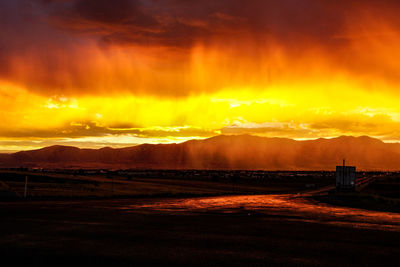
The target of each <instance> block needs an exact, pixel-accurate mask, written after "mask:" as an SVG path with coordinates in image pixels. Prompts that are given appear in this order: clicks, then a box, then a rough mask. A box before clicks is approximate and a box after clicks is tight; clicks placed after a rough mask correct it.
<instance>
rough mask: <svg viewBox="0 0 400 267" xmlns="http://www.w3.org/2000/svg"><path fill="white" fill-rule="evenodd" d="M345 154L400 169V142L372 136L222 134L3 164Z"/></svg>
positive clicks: (283, 163) (139, 163)
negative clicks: (311, 137)
mask: <svg viewBox="0 0 400 267" xmlns="http://www.w3.org/2000/svg"><path fill="white" fill-rule="evenodd" d="M342 159H346V162H347V163H348V164H349V165H353V166H356V167H357V169H358V170H387V171H394V170H400V144H398V143H384V142H382V141H381V140H379V139H375V138H371V137H367V136H361V137H352V136H341V137H337V138H332V139H324V138H320V139H316V140H306V141H296V140H292V139H287V138H267V137H259V136H252V135H220V136H215V137H211V138H208V139H204V140H190V141H187V142H184V143H180V144H157V145H150V144H143V145H137V146H132V147H126V148H110V147H105V148H101V149H80V148H77V147H72V146H50V147H45V148H42V149H38V150H31V151H20V152H16V153H13V154H0V167H3V168H5V167H41V168H104V169H130V168H131V169H133V168H141V169H142V168H143V169H246V170H334V168H335V166H336V165H340V164H341V163H342Z"/></svg>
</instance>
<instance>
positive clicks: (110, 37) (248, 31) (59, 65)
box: [0, 0, 400, 151]
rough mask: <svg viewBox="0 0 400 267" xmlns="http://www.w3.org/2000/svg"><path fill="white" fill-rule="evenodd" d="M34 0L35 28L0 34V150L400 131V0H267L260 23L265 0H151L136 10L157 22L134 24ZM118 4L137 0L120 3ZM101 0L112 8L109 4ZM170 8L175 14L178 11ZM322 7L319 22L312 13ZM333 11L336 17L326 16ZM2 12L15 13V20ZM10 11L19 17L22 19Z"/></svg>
mask: <svg viewBox="0 0 400 267" xmlns="http://www.w3.org/2000/svg"><path fill="white" fill-rule="evenodd" d="M6 2H7V1H6ZM17 2H20V3H25V2H24V1H22V0H21V1H17ZM33 2H34V4H31V5H30V9H29V10H30V12H31V13H30V15H31V16H33V17H35V16H36V17H40V18H42V19H41V20H34V21H35V22H32V25H30V26H28V28H29V27H31V31H32V32H33V33H34V34H32V35H30V33H28V32H27V33H26V34H25V35H23V34H20V35H18V34H17V33H16V32H15V31H12V29H11V28H5V29H6V30H5V31H4V33H3V35H2V36H3V37H7V41H1V42H0V45H1V44H3V47H5V49H3V51H1V50H0V59H3V62H4V64H3V68H0V70H1V71H2V72H1V75H0V121H1V122H0V123H1V125H0V126H1V127H0V151H14V150H21V149H32V148H38V147H43V146H47V145H53V144H67V145H76V146H79V147H103V146H113V147H121V146H128V145H133V144H140V143H170V142H182V141H185V140H189V139H194V138H206V137H211V136H214V135H218V134H245V133H249V134H257V135H262V136H270V137H272V136H273V137H288V138H295V139H313V138H319V137H328V138H329V137H335V136H339V135H355V136H359V135H369V136H373V137H377V138H380V139H382V140H384V141H400V126H399V125H400V124H399V122H400V106H399V105H398V103H399V100H400V91H399V90H398V86H399V84H400V83H399V81H400V79H399V78H400V50H399V48H398V47H400V46H399V45H400V26H399V25H400V23H399V22H398V21H397V20H395V19H394V16H393V14H392V13H393V12H395V11H396V10H398V9H397V7H398V6H397V4H395V3H394V2H393V3H392V2H391V3H392V5H393V6H391V7H390V8H388V7H385V8H383V7H382V8H379V5H378V6H376V3H378V2H374V1H371V2H370V1H366V2H365V3H363V4H362V5H361V6H360V5H354V6H351V9H352V13H351V14H350V13H349V14H347V13H345V12H342V11H340V9H335V8H334V6H333V5H332V3H330V2H329V1H328V2H329V4H318V5H316V4H315V3H314V2H313V3H314V4H315V6H313V9H311V11H310V10H309V9H304V10H302V8H309V6H304V7H303V6H302V5H300V4H296V5H297V6H296V5H294V6H293V7H291V6H285V7H284V8H283V7H281V5H280V4H279V3H278V2H276V3H275V2H274V1H272V2H274V5H273V8H275V9H279V8H281V9H282V10H283V11H284V12H283V13H282V16H283V17H277V18H270V19H268V20H267V21H264V20H261V18H263V13H260V14H258V13H256V10H258V8H259V7H260V6H262V7H263V6H264V5H266V4H265V3H263V2H262V1H255V2H254V4H253V5H254V10H250V11H241V10H240V9H237V10H236V9H233V8H232V9H229V8H228V9H227V8H226V6H225V7H222V6H220V5H216V4H212V3H211V2H210V3H208V2H207V1H205V4H204V7H207V8H214V9H215V10H214V11H213V12H214V13H210V14H203V13H201V12H200V11H196V12H197V13H193V12H195V11H193V10H191V9H190V10H187V9H185V8H188V7H185V8H184V7H182V6H181V5H178V4H177V3H176V2H174V1H171V2H170V6H168V4H165V5H161V6H156V5H154V3H153V1H148V3H147V5H143V7H141V8H140V9H138V8H137V7H135V9H132V10H131V12H133V13H132V14H136V15H135V16H136V18H138V16H139V15H138V14H139V13H140V14H141V15H140V16H142V15H143V14H144V15H148V16H149V17H151V18H152V19H153V20H154V21H153V20H146V19H145V18H142V20H143V21H142V22H140V23H139V22H132V25H131V24H129V23H131V20H126V21H123V23H122V22H121V21H119V20H117V21H114V20H110V19H115V18H114V17H112V16H111V15H112V14H111V13H112V12H113V11H110V12H111V13H110V18H109V17H107V18H103V17H96V16H97V15H98V13H94V12H93V14H96V16H94V15H93V14H92V13H90V12H92V11H93V9H94V7H93V6H90V9H85V8H87V7H86V6H84V5H85V1H79V0H76V1H72V2H71V3H70V4H66V3H65V2H62V1H60V2H57V1H55V2H54V3H51V4H50V3H49V4H43V3H39V2H37V3H36V1H33ZM100 2H101V3H103V1H100ZM100 2H99V3H100ZM120 2H121V3H120ZM122 2H124V3H125V4H126V3H127V2H129V1H116V2H115V5H119V4H122ZM144 2H146V1H144ZM239 2H240V1H232V2H230V3H231V5H232V7H235V5H238V3H239ZM272 2H271V3H272ZM305 2H310V3H311V2H312V1H305ZM339 2H340V3H341V4H343V3H344V2H343V3H342V2H341V1H339ZM104 3H105V2H104ZM104 3H103V4H101V5H104V6H103V8H105V9H106V10H109V8H110V6H109V5H111V4H104ZM151 3H153V4H151ZM357 3H358V4H360V3H361V2H358V1H357ZM3 5H4V6H3V10H7V9H9V10H11V11H13V12H14V13H16V14H19V12H22V11H21V10H23V9H22V8H21V6H23V4H21V5H15V4H13V3H11V2H9V3H8V4H7V3H6V4H3ZM46 5H49V6H46ZM82 5H83V6H82ZM101 5H99V6H100V8H101V7H102V6H101ZM182 5H183V4H182ZM226 5H229V3H226ZM271 5H272V4H271ZM129 7H130V6H129ZM361 7H364V8H361ZM367 7H369V8H367ZM96 8H98V6H96ZM299 8H300V10H299ZM164 9H165V10H168V12H175V13H176V14H179V16H177V17H176V18H174V19H173V18H171V17H170V16H167V15H165V14H167V13H163V12H164ZM193 9H194V7H193ZM292 9H293V10H292ZM49 10H50V11H51V12H50V11H49ZM65 10H67V11H68V12H69V13H68V12H66V11H65ZM138 10H139V11H140V12H139V11H138ZM200 10H201V7H200ZM207 10H208V9H207ZM282 10H281V11H282ZM390 10H392V11H390ZM11 11H10V12H11ZM117 11H118V12H121V10H120V9H117ZM292 11H293V12H295V13H294V14H297V13H296V12H300V13H298V18H297V17H296V18H295V19H294V20H295V21H294V22H290V20H288V18H289V17H290V15H291V14H292V13H290V12H292ZM25 12H26V10H25ZM73 12H76V13H79V12H80V13H79V16H76V14H74V13H73ZM85 12H86V13H85ZM87 12H89V13H87ZM118 12H117V13H118ZM135 12H136V13H135ZM137 12H139V13H137ZM165 12H167V11H165ZM182 12H183V13H182ZM185 12H186V13H187V14H186V13H185ZM246 12H248V13H246ZM251 12H253V13H254V14H255V15H254V16H255V18H253V17H251V16H250V15H251V14H252V13H251ZM271 12H272V11H271ZM285 12H286V13H287V14H286V13H285ZM301 12H303V13H301ZM324 12H325V13H324ZM374 12H376V14H374ZM11 13H12V12H11ZM28 13H29V12H28ZM314 13H315V14H319V16H317V17H316V18H315V19H319V20H321V21H319V22H318V21H317V22H315V21H308V20H307V18H308V17H310V16H314V15H315V14H314ZM24 14H25V13H24ZM105 14H108V13H107V12H106V13H105ZM118 14H119V13H118ZM124 14H125V13H124ZM168 14H169V13H168ZM193 14H195V15H196V16H194V15H193ZM271 14H272V13H271ZM271 14H270V15H271ZM321 14H322V15H321ZM0 15H1V14H0ZM125 15H126V16H127V18H130V13H127V14H125ZM125 15H124V16H125ZM324 15H326V16H327V18H326V19H325V18H324ZM85 16H86V17H85ZM257 16H259V18H258V20H257ZM330 16H333V17H335V19H336V21H333V22H330V21H329V22H328V19H330V18H331V17H330ZM14 17H15V16H14ZM14 17H13V19H14ZM43 18H45V19H43ZM117 18H118V19H119V18H120V17H117ZM251 19H253V21H252V20H251ZM296 19H297V20H298V21H296ZM325 20H326V21H325ZM5 21H6V22H8V24H5V25H10V23H11V22H10V21H11V19H10V18H9V20H7V17H6V19H5ZM128 21H129V23H128V24H127V22H128ZM12 22H13V23H14V24H13V25H15V29H18V25H19V24H21V22H20V21H12ZM299 22H300V23H299ZM0 23H3V24H4V23H5V22H4V21H1V20H0ZM318 23H319V24H320V25H317V24H318ZM127 25H128V26H129V27H128V26H127ZM321 25H322V26H321ZM3 26H4V25H3ZM178 26H179V27H183V26H185V27H186V28H182V29H181V28H179V27H178ZM261 26H262V27H261ZM22 28H23V27H22V26H21V29H22ZM24 29H25V28H24ZM171 29H173V30H174V31H172V30H171ZM21 31H22V30H21ZM138 32H139V33H140V34H138ZM176 32H178V33H176ZM1 40H5V38H3V39H1ZM0 48H1V46H0ZM38 48H40V49H38Z"/></svg>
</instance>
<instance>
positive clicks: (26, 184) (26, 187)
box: [24, 176, 28, 198]
mask: <svg viewBox="0 0 400 267" xmlns="http://www.w3.org/2000/svg"><path fill="white" fill-rule="evenodd" d="M27 192H28V176H25V191H24V198H26V193H27Z"/></svg>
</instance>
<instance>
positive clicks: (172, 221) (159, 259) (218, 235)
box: [0, 171, 400, 266]
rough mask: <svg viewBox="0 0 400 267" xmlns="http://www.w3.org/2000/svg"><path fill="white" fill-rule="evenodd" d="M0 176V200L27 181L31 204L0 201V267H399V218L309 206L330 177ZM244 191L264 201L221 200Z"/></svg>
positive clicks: (17, 173) (247, 198) (243, 197)
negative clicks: (27, 178) (0, 195)
mask: <svg viewBox="0 0 400 267" xmlns="http://www.w3.org/2000/svg"><path fill="white" fill-rule="evenodd" d="M2 174H3V175H2V176H1V177H2V182H3V192H15V193H17V195H21V194H22V193H23V191H22V190H23V178H24V177H25V175H27V174H29V175H30V179H31V188H30V192H31V195H30V197H31V198H30V200H21V199H20V198H19V197H16V198H13V199H10V198H5V200H6V201H0V214H1V220H0V229H1V231H0V259H1V261H2V264H1V266H142V265H144V266H146V265H155V264H158V265H213V266H215V265H244V266H249V265H250V266H251V265H264V266H265V265H267V266H268V265H281V266H290V265H320V266H342V265H344V266H346V265H347V266H350V265H351V266H354V265H364V266H365V265H398V258H399V255H400V214H395V213H388V212H377V211H368V210H361V209H353V208H349V207H336V206H332V205H329V204H324V203H320V202H318V201H315V200H313V199H312V198H310V197H309V196H312V195H313V194H312V193H310V192H312V191H314V192H318V188H319V187H321V186H326V185H329V184H330V183H331V180H332V175H329V174H328V175H326V173H323V174H321V173H313V174H312V175H309V174H305V173H300V174H299V175H293V174H290V173H286V174H282V173H275V174H274V175H275V176H274V175H271V177H269V178H268V177H267V178H268V179H269V180H268V179H267V178H266V180H265V179H264V180H262V179H261V180H260V179H259V180H256V181H255V180H254V179H253V178H254V177H256V178H257V175H258V174H257V173H255V174H252V175H254V177H253V178H252V179H250V180H248V179H247V180H246V179H242V178H243V177H242V178H241V177H239V178H238V177H234V176H233V177H232V176H230V177H229V176H228V178H226V175H225V174H224V173H222V174H221V175H220V176H221V177H222V178H221V177H215V176H210V177H209V178H207V177H206V178H204V177H203V178H201V177H200V178H199V177H197V175H194V176H196V177H197V178H196V177H191V178H190V179H186V181H185V179H183V178H182V179H181V178H179V179H178V178H176V177H175V178H174V177H170V176H169V175H167V177H161V178H157V177H149V178H145V177H140V175H138V176H136V177H131V176H130V177H126V176H121V175H118V176H115V177H111V176H110V175H104V176H102V175H100V176H96V175H95V176H90V175H89V176H88V175H86V176H81V175H75V174H74V175H66V174H35V173H29V172H21V171H13V172H11V173H10V172H9V171H4V172H3V173H2ZM146 175H148V174H146ZM265 175H269V174H265ZM161 176H162V175H161ZM242 176H246V177H248V174H246V173H244V174H242ZM112 180H114V183H116V184H114V192H112V191H110V190H112V184H111V182H112ZM290 181H292V183H288V182H290ZM318 181H322V182H318ZM7 190H8V191H7ZM307 191H308V193H307ZM85 192H86V193H87V194H89V195H91V196H92V197H95V198H97V199H91V200H90V199H82V197H83V196H84V194H85ZM143 192H144V194H143ZM185 192H189V195H192V196H183V193H185ZM299 192H302V193H300V194H299ZM245 193H256V194H262V193H266V194H269V195H247V196H246V195H241V196H240V195H239V196H229V195H227V194H245ZM163 194H167V195H168V196H169V197H160V196H161V195H163ZM127 195H128V196H127ZM196 195H223V196H215V197H194V196H196ZM113 196H114V197H115V196H117V197H124V196H125V197H129V198H120V199H118V198H117V199H115V198H114V199H113V198H112V197H113ZM48 197H51V199H50V200H48V199H47V198H48ZM59 197H61V198H60V199H59V200H57V198H59ZM66 197H69V199H68V198H66ZM77 197H78V199H77ZM79 198H80V199H79ZM28 199H29V198H28ZM61 199H62V200H61Z"/></svg>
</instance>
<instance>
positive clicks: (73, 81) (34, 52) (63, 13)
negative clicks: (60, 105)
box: [0, 0, 400, 96]
mask: <svg viewBox="0 0 400 267" xmlns="http://www.w3.org/2000/svg"><path fill="white" fill-rule="evenodd" d="M399 10H400V3H399V2H398V1H372V0H367V1H361V0H355V1H343V0H339V1H333V0H327V1H320V0H269V1H268V0H252V1H247V0H219V1H216V0H202V1H198V0H196V1H195V0H164V1H159V0H114V1H107V0H70V1H67V0H31V1H29V0H3V1H0V27H1V31H0V60H1V63H2V64H0V78H2V79H5V80H10V81H13V82H16V83H21V84H23V85H24V86H25V87H28V88H29V90H32V91H35V92H39V93H41V94H46V95H52V94H61V93H65V94H68V93H69V92H70V91H71V90H72V93H74V94H80V93H82V92H84V93H98V92H103V91H106V92H108V91H109V90H111V89H109V88H112V87H115V88H116V87H119V88H124V89H126V88H128V89H126V90H128V91H129V92H131V91H132V92H135V93H137V92H142V91H145V92H150V93H151V94H153V95H154V94H156V95H162V94H170V95H179V96H181V95H188V94H190V91H191V90H192V91H196V90H197V89H196V90H194V89H193V88H191V87H196V86H195V85H192V84H190V83H185V81H186V80H185V79H183V78H179V79H176V78H173V79H174V80H173V81H171V82H170V83H168V82H166V81H165V80H163V77H166V76H167V75H166V74H165V73H162V72H158V70H160V69H161V70H163V71H164V70H167V69H171V65H172V64H174V63H176V62H178V63H179V64H180V65H179V64H178V65H179V66H181V67H177V69H176V71H175V73H184V71H185V70H187V68H185V64H187V61H189V59H188V58H189V57H190V56H188V54H189V51H190V49H191V48H192V47H193V46H194V45H195V44H198V43H200V44H202V45H206V46H207V45H210V46H211V45H218V46H219V47H220V49H221V50H222V51H224V49H225V48H227V50H229V49H232V50H235V51H236V52H235V53H238V54H240V56H242V57H245V58H246V57H247V58H249V61H250V62H252V64H253V65H254V66H255V67H254V68H255V69H256V70H257V64H260V62H259V60H260V54H261V52H263V51H269V50H268V49H269V48H270V46H273V45H275V44H277V45H278V46H279V48H280V49H283V50H284V53H285V56H286V57H287V58H291V59H292V58H293V59H294V60H295V59H296V57H299V56H301V54H302V53H303V52H304V51H310V50H313V49H315V48H318V49H321V50H323V51H324V53H325V54H326V55H327V56H326V57H327V58H326V59H324V60H325V61H326V62H329V63H331V62H333V64H336V65H337V66H340V68H343V69H350V70H351V71H354V72H363V73H367V74H368V73H375V74H377V75H379V76H382V77H384V78H385V79H388V80H395V81H398V80H399V78H398V77H400V75H399V71H398V67H397V65H395V66H393V65H392V64H386V61H383V60H380V58H379V57H378V56H377V58H374V57H366V56H365V55H364V54H365V51H364V50H368V49H362V50H360V51H361V52H360V54H357V53H355V52H354V50H352V49H349V48H352V46H351V45H352V42H353V41H354V40H355V39H357V38H360V37H361V38H362V37H363V36H365V35H366V34H372V35H373V34H379V33H374V32H372V33H371V32H370V31H369V29H367V30H365V32H361V33H359V32H358V31H359V29H361V30H363V29H364V28H363V27H364V26H365V25H366V23H364V22H365V20H368V23H369V24H371V23H372V24H374V23H375V22H376V23H382V21H385V22H386V21H389V22H390V24H391V25H394V26H395V27H397V28H396V29H398V28H400V19H399V18H398V16H397V14H398V11H399ZM377 36H378V37H379V36H380V35H377ZM92 43H96V45H97V47H96V49H103V50H101V51H102V52H104V55H105V56H104V57H105V58H107V56H109V54H107V52H108V49H111V48H112V47H121V46H122V47H124V46H140V47H145V48H147V47H150V48H151V47H162V48H166V49H174V51H175V50H178V51H180V53H182V54H183V56H181V57H178V59H177V58H173V57H174V56H171V58H169V59H168V60H165V61H163V59H164V58H168V57H169V56H170V55H169V54H168V53H164V54H163V56H160V57H159V62H155V63H152V64H151V65H149V67H151V68H152V70H157V71H154V72H152V75H154V78H152V80H151V81H150V82H148V81H146V82H143V84H140V85H137V86H136V83H137V81H143V80H144V78H143V77H142V76H143V75H142V76H140V74H138V71H137V69H135V67H136V66H134V67H132V65H129V66H128V68H129V67H132V68H131V69H132V70H131V71H130V72H124V68H123V67H121V65H118V64H115V66H114V65H110V66H109V63H110V62H106V63H104V64H105V65H106V66H99V65H98V64H97V63H98V62H96V61H95V58H96V56H97V55H89V54H90V53H91V52H93V50H94V49H92V47H91V46H90V45H92ZM360 43H362V42H360ZM386 43H390V40H389V41H387V42H386ZM221 47H222V48H221ZM374 48H375V47H372V48H371V49H374ZM393 49H396V48H393ZM271 50H272V49H271ZM229 51H231V50H229ZM237 51H240V52H237ZM102 52H99V53H102ZM132 53H133V52H132ZM185 53H186V54H185ZM235 53H232V55H230V56H231V57H235V56H236V54H235ZM149 55H150V56H154V55H153V54H151V53H149ZM90 56H92V57H90ZM101 56H103V54H102V55H101ZM135 56H136V55H134V56H132V59H131V60H130V62H133V63H134V62H136V61H135ZM185 56H186V57H185ZM389 57H390V55H389ZM360 58H362V59H360ZM111 60H114V59H111ZM185 60H186V61H185ZM111 63H115V62H111ZM124 64H125V63H124ZM139 65H140V64H139ZM221 65H222V68H223V67H224V66H227V65H229V64H226V65H224V62H222V63H221ZM119 67H120V68H121V69H122V70H119V69H118V68H119ZM146 67H148V66H146ZM101 68H103V69H101ZM108 68H110V69H112V71H114V72H115V73H112V74H110V76H109V77H108V76H107V77H105V78H104V80H102V77H104V75H103V74H104V73H103V70H104V69H105V71H104V72H106V73H110V71H109V70H108ZM125 69H126V68H125ZM225 69H226V68H225ZM174 70H175V69H174ZM227 72H228V74H227V75H226V76H228V77H235V76H237V75H236V73H235V72H234V70H231V69H228V70H227ZM251 73H252V72H251ZM133 74H135V75H137V76H138V77H136V76H135V77H134V75H133ZM132 77H133V78H132ZM97 78H99V79H97ZM250 78H254V77H250ZM256 78H257V77H256ZM212 80H216V79H212ZM245 80H246V81H247V80H249V79H245ZM96 81H98V83H96ZM108 82H109V83H111V84H108ZM229 82H230V81H227V83H229ZM99 83H101V84H99ZM146 83H147V84H146ZM170 84H173V86H172V87H174V88H175V87H176V89H171V90H170V89H165V88H167V87H168V86H171V85H170ZM181 84H182V85H181ZM113 85H115V86H113ZM132 85H135V86H132ZM218 86H219V85H218ZM218 86H217V85H215V87H218ZM223 86H229V84H222V85H221V86H220V87H223ZM133 87H134V88H133ZM203 87H207V88H211V87H212V85H207V86H203ZM71 88H72V89H71ZM101 88H103V89H101ZM68 90H70V91H68ZM102 90H103V91H102ZM118 90H119V89H118ZM141 90H142V91H141ZM212 90H214V89H212ZM196 92H197V91H196Z"/></svg>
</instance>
